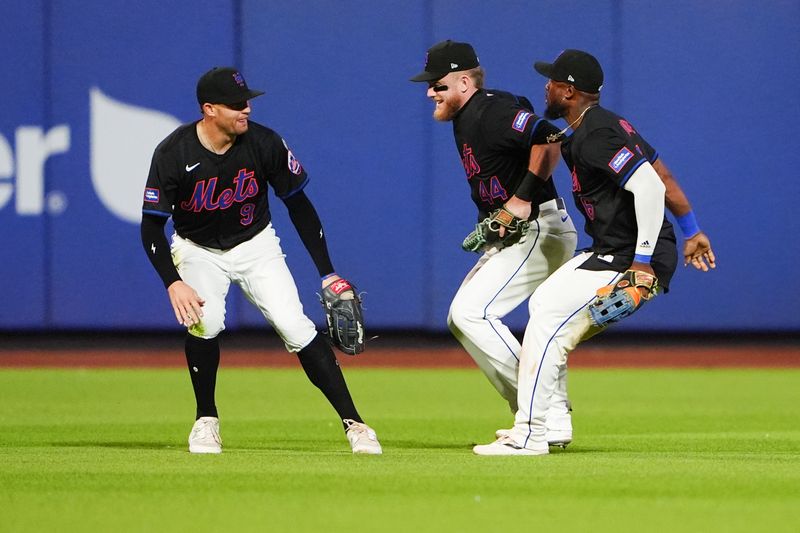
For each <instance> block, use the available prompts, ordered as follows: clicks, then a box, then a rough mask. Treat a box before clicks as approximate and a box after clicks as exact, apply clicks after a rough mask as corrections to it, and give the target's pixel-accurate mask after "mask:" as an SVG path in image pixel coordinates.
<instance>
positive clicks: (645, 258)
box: [633, 254, 652, 265]
mask: <svg viewBox="0 0 800 533" xmlns="http://www.w3.org/2000/svg"><path fill="white" fill-rule="evenodd" d="M651 259H652V256H649V255H642V254H635V255H634V256H633V260H634V261H635V262H636V263H645V264H647V265H649V264H650V260H651Z"/></svg>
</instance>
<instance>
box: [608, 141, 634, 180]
mask: <svg viewBox="0 0 800 533" xmlns="http://www.w3.org/2000/svg"><path fill="white" fill-rule="evenodd" d="M631 157H633V152H631V151H630V150H628V148H627V147H626V146H623V147H622V148H621V149H620V151H619V152H617V154H616V155H615V156H614V157H612V158H611V161H609V162H608V166H610V167H611V170H613V171H614V173H615V174H619V171H620V170H622V167H624V166H625V164H626V163H627V162H628V161H630V160H631Z"/></svg>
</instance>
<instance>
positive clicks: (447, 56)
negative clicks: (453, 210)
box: [411, 40, 577, 445]
mask: <svg viewBox="0 0 800 533" xmlns="http://www.w3.org/2000/svg"><path fill="white" fill-rule="evenodd" d="M483 80H484V71H483V69H482V68H481V66H480V64H479V61H478V57H477V56H476V54H475V51H474V49H473V47H472V46H471V45H470V44H468V43H460V42H454V41H450V40H447V41H443V42H440V43H438V44H436V45H434V46H433V47H431V48H430V49H429V50H428V54H427V59H426V63H425V70H424V71H422V72H421V73H420V74H418V75H416V76H414V77H413V78H411V81H415V82H426V83H427V84H428V92H427V96H428V97H429V98H430V99H431V100H433V102H434V104H435V108H434V112H433V117H434V119H436V120H439V121H451V122H452V123H453V133H454V135H455V142H456V149H457V150H458V153H459V156H460V157H461V160H462V163H463V165H464V171H465V173H466V177H467V183H468V184H469V187H470V190H471V193H472V200H473V201H474V203H475V205H476V206H477V208H478V219H479V220H484V219H486V218H487V216H489V214H490V213H492V212H496V211H497V210H498V209H500V208H505V210H507V211H508V212H510V214H513V215H514V216H516V217H518V218H520V219H524V220H529V221H530V225H529V229H528V231H527V233H526V234H525V235H523V236H522V237H521V239H520V240H519V242H517V243H516V244H511V245H508V246H503V245H490V244H487V245H485V246H483V247H482V248H481V249H480V250H478V251H480V252H481V253H482V255H481V257H480V259H479V260H478V262H477V263H476V265H475V266H474V267H473V268H472V270H471V271H470V272H469V273H468V274H467V276H466V278H464V281H463V283H462V284H461V287H460V288H459V289H458V291H457V293H456V295H455V297H454V298H453V302H452V304H451V306H450V312H449V316H448V319H447V322H448V326H449V328H450V330H451V331H452V333H453V335H454V336H455V337H456V339H458V341H459V342H460V343H461V344H462V345H463V346H464V348H465V349H466V350H467V352H468V353H469V354H470V356H472V358H473V359H474V360H475V362H476V363H477V365H478V367H479V368H480V369H481V370H482V371H483V373H484V374H485V375H486V377H487V378H488V379H489V381H490V382H491V384H492V385H493V386H494V387H495V388H496V389H497V391H498V392H499V393H500V395H501V396H502V397H503V398H504V399H505V400H506V401H507V402H508V404H509V406H510V408H511V411H512V412H515V411H516V410H517V371H518V365H519V352H520V344H519V342H518V341H517V339H516V338H515V337H514V335H513V334H512V333H511V331H510V330H509V329H508V327H507V326H506V325H505V324H503V322H502V319H503V317H505V316H506V315H507V314H508V313H510V312H511V311H512V310H513V309H515V308H516V307H517V306H519V305H520V304H521V303H522V302H524V301H525V300H527V299H528V298H529V297H530V296H531V294H532V293H533V291H534V290H535V289H536V287H538V286H539V284H540V283H542V281H544V279H545V278H547V276H549V275H550V274H551V273H552V272H553V271H555V269H556V268H558V267H559V266H561V265H562V264H563V263H564V262H565V261H567V260H568V259H569V258H571V257H572V256H573V254H574V252H575V245H576V243H577V232H576V231H575V227H574V226H573V224H572V221H571V220H570V218H569V216H568V214H567V211H566V210H565V206H564V201H563V200H562V199H561V198H559V197H558V194H557V193H556V189H555V186H554V185H553V183H552V180H550V179H549V178H550V176H551V174H552V171H553V168H554V167H555V165H556V164H557V163H558V143H554V144H547V143H548V141H547V138H548V136H551V135H556V134H557V133H558V129H557V128H555V127H554V126H553V125H552V124H550V123H549V122H547V121H545V120H543V119H541V118H540V117H538V116H537V115H536V114H534V112H533V107H532V106H531V104H530V102H529V101H528V100H527V99H526V98H524V97H518V96H514V95H512V94H510V93H508V92H504V91H498V90H493V89H492V90H490V89H484V88H483ZM559 375H560V377H561V379H560V380H559V381H558V386H557V390H556V392H555V394H553V395H552V396H551V397H548V400H549V401H550V406H549V410H548V414H547V431H548V434H547V440H548V441H549V442H550V443H552V444H557V445H566V444H568V443H569V442H570V441H571V440H572V421H571V415H570V406H569V402H568V399H567V388H566V365H562V367H561V368H560V374H559Z"/></svg>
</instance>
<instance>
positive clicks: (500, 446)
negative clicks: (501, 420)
mask: <svg viewBox="0 0 800 533" xmlns="http://www.w3.org/2000/svg"><path fill="white" fill-rule="evenodd" d="M534 444H535V447H527V448H523V447H522V446H520V445H519V444H517V443H516V442H515V441H514V439H512V438H511V437H508V436H505V437H500V438H499V439H497V440H496V441H494V442H492V443H491V444H479V445H478V446H475V447H474V448H472V452H473V453H474V454H475V455H547V454H548V453H550V450H549V448H548V447H547V443H544V442H542V443H534Z"/></svg>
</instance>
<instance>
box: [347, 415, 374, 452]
mask: <svg viewBox="0 0 800 533" xmlns="http://www.w3.org/2000/svg"><path fill="white" fill-rule="evenodd" d="M343 422H344V424H345V426H346V428H347V429H346V430H345V431H346V432H347V440H349V441H350V447H351V448H353V453H366V454H371V455H380V454H382V453H383V450H382V449H381V443H380V442H378V436H377V435H376V434H375V430H373V429H372V428H371V427H369V426H368V425H366V424H364V423H363V422H356V421H355V420H352V419H350V418H346V419H344V420H343Z"/></svg>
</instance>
